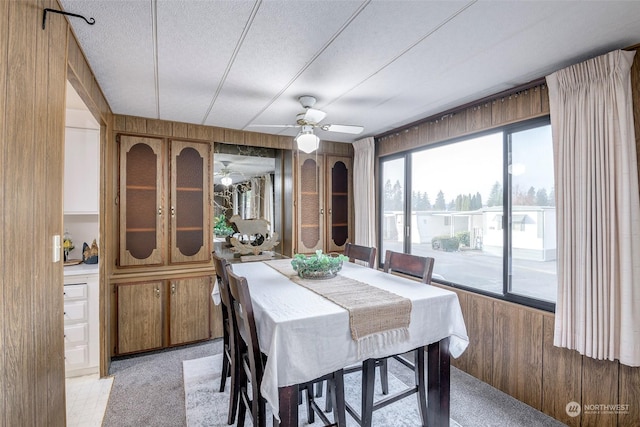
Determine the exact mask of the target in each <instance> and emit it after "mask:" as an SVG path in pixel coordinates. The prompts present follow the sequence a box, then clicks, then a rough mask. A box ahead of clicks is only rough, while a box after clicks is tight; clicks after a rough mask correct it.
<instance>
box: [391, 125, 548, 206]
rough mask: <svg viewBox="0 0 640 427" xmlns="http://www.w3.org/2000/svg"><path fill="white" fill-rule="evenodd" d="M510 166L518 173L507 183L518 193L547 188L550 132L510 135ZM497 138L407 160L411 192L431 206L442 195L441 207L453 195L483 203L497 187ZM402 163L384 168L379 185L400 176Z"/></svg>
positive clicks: (430, 150) (499, 143)
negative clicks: (476, 198)
mask: <svg viewBox="0 0 640 427" xmlns="http://www.w3.org/2000/svg"><path fill="white" fill-rule="evenodd" d="M512 156H513V164H514V166H515V165H517V166H516V167H515V168H514V169H515V170H517V171H518V172H519V174H518V175H516V176H514V177H513V184H514V185H519V186H520V188H521V189H522V190H523V191H526V190H528V189H529V187H531V186H533V187H535V189H536V190H538V189H540V188H546V190H547V193H549V192H550V191H551V189H552V188H553V150H552V145H551V127H550V126H545V127H542V128H535V129H532V130H528V131H524V132H519V133H516V134H514V136H513V155H512ZM502 157H503V154H502V133H497V134H491V135H486V136H482V137H479V138H474V139H471V140H468V141H465V142H458V143H454V144H449V145H444V146H440V147H435V148H428V149H425V150H423V151H420V152H415V153H414V154H413V156H412V159H413V165H412V171H413V177H412V186H413V188H412V190H413V191H420V192H425V191H426V192H427V194H428V196H429V200H430V202H431V203H432V204H433V203H434V202H435V199H436V197H437V195H438V192H439V191H440V190H442V191H443V192H444V197H445V200H446V202H447V203H448V202H450V201H451V200H452V199H455V198H456V196H457V195H458V194H471V195H474V194H476V193H477V192H480V194H481V195H482V201H483V203H484V204H486V202H487V200H488V198H489V193H490V192H491V188H492V187H493V185H494V184H495V182H496V181H498V182H499V183H500V184H502V165H503V161H502ZM402 165H403V159H398V160H394V161H391V162H385V163H384V170H383V180H384V181H383V185H384V183H385V182H386V181H387V179H390V180H391V183H392V184H394V183H395V182H396V180H400V183H401V184H402V177H403V174H404V167H403V166H402Z"/></svg>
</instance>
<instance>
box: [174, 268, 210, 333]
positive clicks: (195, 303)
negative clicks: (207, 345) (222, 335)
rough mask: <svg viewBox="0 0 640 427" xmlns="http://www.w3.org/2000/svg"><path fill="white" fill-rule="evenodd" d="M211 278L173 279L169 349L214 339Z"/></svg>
mask: <svg viewBox="0 0 640 427" xmlns="http://www.w3.org/2000/svg"><path fill="white" fill-rule="evenodd" d="M212 283H213V282H212V279H211V276H205V277H194V278H188V279H173V280H171V281H170V283H169V287H170V291H169V292H170V295H169V345H177V344H183V343H187V342H192V341H200V340H206V339H209V338H210V337H211V328H210V310H211V291H212Z"/></svg>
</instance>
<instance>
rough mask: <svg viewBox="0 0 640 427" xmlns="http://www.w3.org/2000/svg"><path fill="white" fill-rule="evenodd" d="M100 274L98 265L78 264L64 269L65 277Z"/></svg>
mask: <svg viewBox="0 0 640 427" xmlns="http://www.w3.org/2000/svg"><path fill="white" fill-rule="evenodd" d="M88 274H98V264H78V265H69V266H66V267H64V276H65V277H68V276H86V275H88Z"/></svg>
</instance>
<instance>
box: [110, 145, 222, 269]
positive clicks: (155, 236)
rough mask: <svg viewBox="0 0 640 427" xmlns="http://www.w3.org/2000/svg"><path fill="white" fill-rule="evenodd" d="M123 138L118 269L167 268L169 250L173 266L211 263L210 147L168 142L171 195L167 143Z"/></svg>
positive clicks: (121, 149) (121, 146)
mask: <svg viewBox="0 0 640 427" xmlns="http://www.w3.org/2000/svg"><path fill="white" fill-rule="evenodd" d="M119 139H120V197H119V198H120V254H119V265H120V266H121V267H126V266H151V265H162V264H165V263H166V259H167V258H166V251H167V248H168V249H169V263H171V264H173V263H185V262H203V261H204V262H207V261H209V260H210V259H211V228H210V226H209V224H210V219H209V217H210V215H209V212H210V208H209V205H210V178H209V176H210V160H209V159H210V152H211V146H210V145H209V144H206V143H200V142H186V141H175V140H170V141H169V142H168V145H169V147H168V151H169V153H170V162H169V165H168V169H169V171H170V179H169V183H168V187H169V191H168V192H167V190H166V189H167V184H166V180H165V178H164V176H165V169H166V165H165V161H164V159H165V151H166V150H165V141H164V140H163V139H161V138H150V137H137V136H128V135H120V137H119ZM167 193H168V194H167ZM167 229H168V230H169V233H167V232H166V230H167ZM169 237H170V238H169Z"/></svg>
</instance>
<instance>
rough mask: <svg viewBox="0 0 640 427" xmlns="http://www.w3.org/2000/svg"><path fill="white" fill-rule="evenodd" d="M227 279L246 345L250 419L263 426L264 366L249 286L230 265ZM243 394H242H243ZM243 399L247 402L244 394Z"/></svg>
mask: <svg viewBox="0 0 640 427" xmlns="http://www.w3.org/2000/svg"><path fill="white" fill-rule="evenodd" d="M226 272H227V277H228V279H229V295H230V296H231V307H232V310H231V311H232V315H233V316H234V317H235V319H236V321H237V324H238V325H240V324H242V325H243V327H244V334H242V333H239V334H238V335H239V339H241V340H243V341H244V343H245V345H246V354H245V360H246V362H247V364H248V370H249V374H250V376H251V378H250V386H251V392H252V394H251V396H252V398H251V400H250V402H251V406H252V407H253V409H252V417H253V419H254V420H255V421H258V422H257V423H256V424H258V425H261V426H262V425H265V424H264V423H265V412H264V411H265V409H264V408H265V406H264V401H263V400H261V399H260V398H259V396H260V385H261V384H262V377H263V376H264V364H263V359H262V353H261V351H260V344H259V342H258V329H257V327H256V321H255V316H254V311H253V303H252V302H251V295H250V293H249V285H248V283H247V279H246V278H245V277H242V276H238V275H236V274H235V273H234V272H233V270H232V268H231V265H230V264H227V267H226ZM243 393H244V392H243ZM244 399H246V400H249V398H248V395H246V394H245V396H244Z"/></svg>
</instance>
